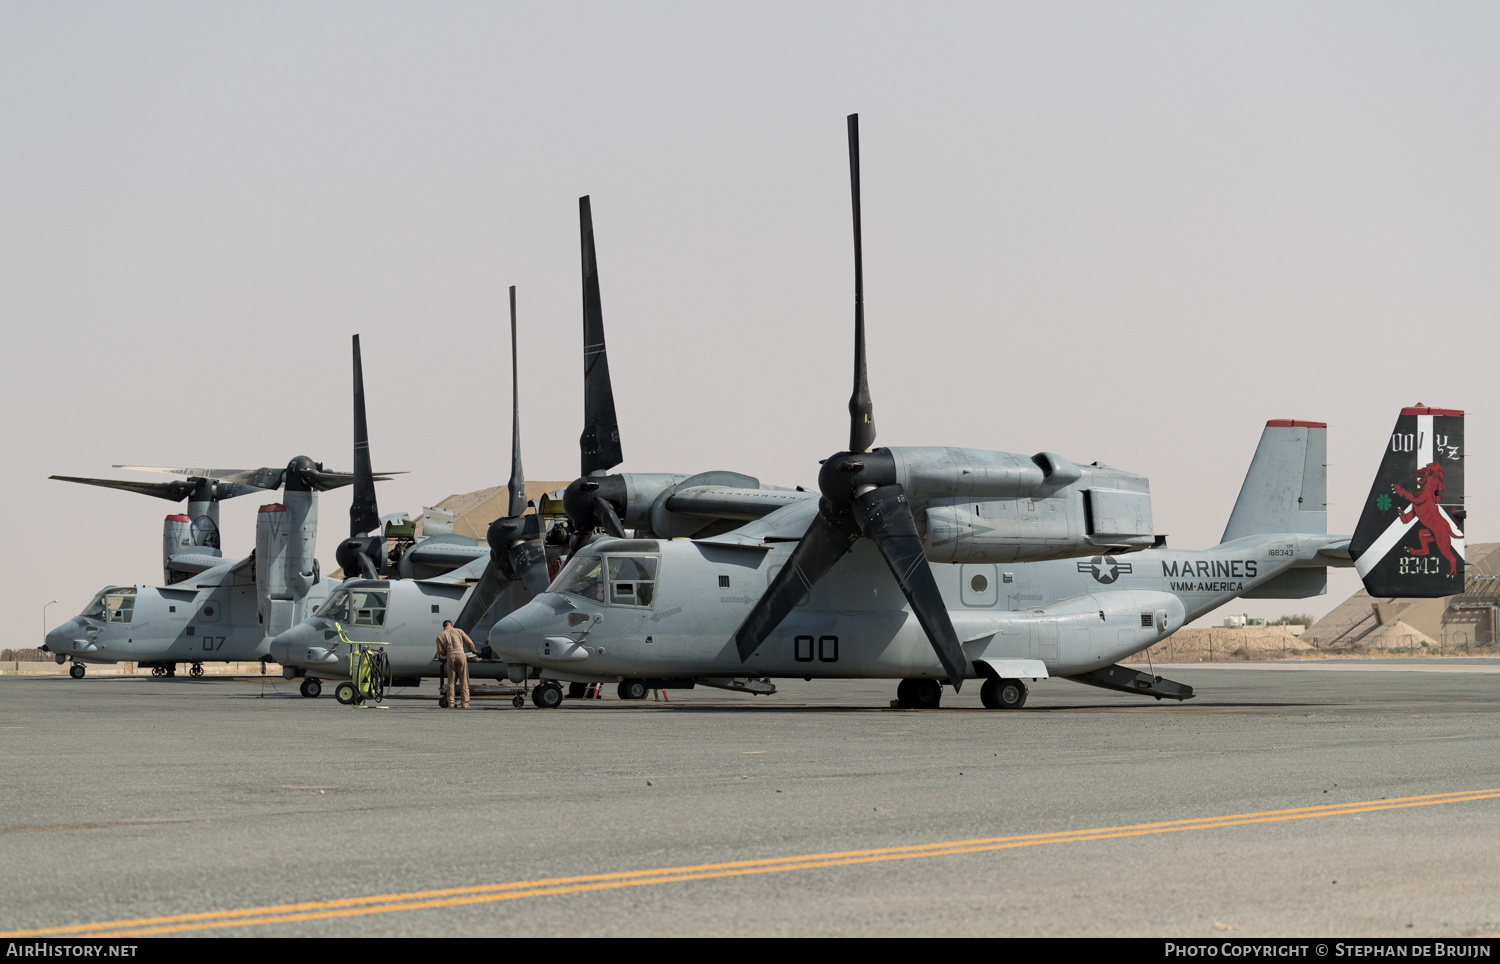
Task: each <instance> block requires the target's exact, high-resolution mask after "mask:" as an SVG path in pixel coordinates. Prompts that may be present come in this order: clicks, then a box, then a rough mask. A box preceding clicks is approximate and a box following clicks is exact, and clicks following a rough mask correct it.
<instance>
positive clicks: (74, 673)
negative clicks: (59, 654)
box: [68, 663, 88, 679]
mask: <svg viewBox="0 0 1500 964" xmlns="http://www.w3.org/2000/svg"><path fill="white" fill-rule="evenodd" d="M86 672H88V670H86V669H84V668H83V664H82V663H74V664H73V665H72V667H71V668H70V669H69V670H68V675H69V676H71V677H73V678H74V679H83V674H84V673H86Z"/></svg>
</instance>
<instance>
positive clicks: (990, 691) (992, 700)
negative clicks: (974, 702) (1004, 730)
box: [979, 679, 1026, 710]
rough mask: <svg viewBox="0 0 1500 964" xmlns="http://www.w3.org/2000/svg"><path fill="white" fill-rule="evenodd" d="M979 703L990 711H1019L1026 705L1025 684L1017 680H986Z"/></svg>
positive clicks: (980, 693)
mask: <svg viewBox="0 0 1500 964" xmlns="http://www.w3.org/2000/svg"><path fill="white" fill-rule="evenodd" d="M979 702H981V703H983V704H984V705H985V706H986V707H988V708H989V709H992V710H1019V709H1020V708H1021V707H1023V706H1025V705H1026V684H1025V683H1023V682H1021V681H1020V680H1018V679H987V680H985V681H984V685H983V686H981V687H980V688H979Z"/></svg>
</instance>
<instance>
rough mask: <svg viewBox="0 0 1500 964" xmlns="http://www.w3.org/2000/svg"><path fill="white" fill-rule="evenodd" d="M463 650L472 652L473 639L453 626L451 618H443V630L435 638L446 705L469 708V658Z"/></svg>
mask: <svg viewBox="0 0 1500 964" xmlns="http://www.w3.org/2000/svg"><path fill="white" fill-rule="evenodd" d="M465 650H467V651H468V652H469V653H472V652H474V641H473V640H472V639H470V638H469V634H468V633H466V632H464V631H463V630H462V629H459V628H458V627H457V626H454V625H453V620H451V619H445V620H443V631H442V632H441V633H438V638H437V652H438V659H440V660H442V661H443V669H444V673H443V675H444V677H445V679H446V680H447V683H448V705H449V706H450V707H452V708H455V709H465V710H466V709H468V708H469V658H468V655H467V654H466V653H465ZM441 702H442V701H441V700H439V703H441Z"/></svg>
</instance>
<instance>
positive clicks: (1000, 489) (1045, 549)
mask: <svg viewBox="0 0 1500 964" xmlns="http://www.w3.org/2000/svg"><path fill="white" fill-rule="evenodd" d="M889 451H890V453H891V456H892V458H893V460H894V462H895V467H896V477H897V479H898V480H899V481H900V482H901V484H902V486H903V487H904V488H905V490H906V494H907V499H908V501H909V502H910V503H911V506H912V511H913V513H914V514H915V515H916V516H917V518H918V520H919V525H921V526H924V527H925V528H924V529H923V547H924V549H925V550H926V555H927V558H928V559H929V560H931V561H932V562H1027V561H1040V560H1045V559H1066V558H1069V557H1072V556H1078V555H1089V554H1094V553H1111V552H1129V551H1133V550H1137V549H1146V548H1149V547H1150V546H1151V545H1152V544H1154V543H1155V541H1156V534H1155V531H1154V528H1153V524H1152V519H1151V483H1150V481H1149V480H1147V479H1146V478H1145V477H1144V476H1140V475H1135V474H1133V473H1130V472H1122V471H1120V470H1119V469H1116V468H1112V467H1110V466H1108V465H1103V464H1101V463H1098V462H1095V463H1094V464H1092V465H1077V464H1076V463H1073V462H1071V461H1069V460H1067V459H1065V458H1063V457H1062V456H1060V455H1055V454H1053V453H1051V452H1041V453H1038V454H1037V455H1034V456H1032V457H1030V458H1027V457H1026V456H1022V455H1014V454H1012V453H1009V452H987V451H983V450H979V449H956V448H902V449H890V450H889Z"/></svg>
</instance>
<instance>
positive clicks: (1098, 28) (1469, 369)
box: [0, 0, 1500, 646]
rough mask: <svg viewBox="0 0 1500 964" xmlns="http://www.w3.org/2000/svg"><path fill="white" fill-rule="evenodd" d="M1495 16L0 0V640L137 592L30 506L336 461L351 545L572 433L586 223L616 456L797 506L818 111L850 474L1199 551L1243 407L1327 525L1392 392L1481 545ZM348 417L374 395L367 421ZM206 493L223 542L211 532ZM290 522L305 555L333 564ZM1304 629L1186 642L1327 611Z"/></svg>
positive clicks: (138, 535)
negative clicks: (925, 484)
mask: <svg viewBox="0 0 1500 964" xmlns="http://www.w3.org/2000/svg"><path fill="white" fill-rule="evenodd" d="M1497 28H1500V6H1496V5H1495V4H1487V3H1471V4H1455V3H1447V4H1443V3H1436V4H1434V3H1426V4H1404V5H1391V4H1377V3H1370V2H1359V3H1347V4H1329V3H1307V2H1296V3H1286V4H1275V3H1254V4H1229V3H1215V4H1204V3H1182V4H1171V3H1132V4H1120V3H1100V4H1079V3H1052V4H1043V3H1020V4H1018V3H1011V4H1005V3H993V2H991V3H983V4H972V5H968V4H937V3H923V4H915V3H910V4H903V5H890V4H884V5H880V4H874V3H858V4H847V5H845V4H816V3H806V2H798V3H789V4H774V3H767V2H760V3H754V4H738V5H730V4H646V3H611V4H566V3H548V4H526V5H516V4H512V5H507V4H500V3H477V4H461V3H423V4H415V3H412V4H394V5H393V4H378V3H372V2H365V0H362V2H359V3H348V4H337V3H314V4H309V3H289V4H276V3H256V4H237V3H235V4H232V3H182V4H152V3H129V4H110V3H92V4H91V3H68V2H57V0H46V2H35V3H31V2H16V0H12V2H8V3H5V4H3V5H0V132H3V133H0V313H3V319H4V324H5V333H6V339H5V341H6V348H7V352H6V355H7V359H6V360H7V363H8V364H7V365H6V370H5V375H4V378H3V379H0V392H3V396H0V398H3V404H4V409H3V411H4V419H3V426H4V427H3V432H4V435H3V439H0V441H3V444H4V451H5V452H6V458H5V460H4V463H3V469H0V485H3V494H4V496H5V505H6V507H7V515H8V520H9V521H8V529H9V532H8V533H7V535H8V538H7V539H6V546H7V548H8V551H7V552H6V553H5V562H4V564H3V575H4V577H5V578H4V579H3V580H0V594H3V597H0V598H3V602H4V612H5V614H6V617H7V620H8V622H7V623H6V628H7V629H9V630H10V631H11V632H10V634H9V635H8V636H7V637H6V639H5V640H4V644H5V645H7V646H12V645H35V644H36V643H37V641H38V637H37V634H38V633H39V631H40V628H41V610H42V605H43V604H44V603H45V602H46V601H47V600H49V599H53V598H56V599H59V600H61V603H60V604H59V605H57V606H54V607H52V609H51V611H50V612H49V625H56V624H57V622H58V621H59V620H60V619H61V618H62V617H63V616H64V615H66V614H72V613H74V612H76V611H77V610H78V609H79V608H80V607H81V606H82V605H83V604H84V603H85V602H86V601H87V599H88V597H89V596H90V594H91V593H92V592H93V591H94V590H96V589H97V588H99V587H101V586H102V585H104V584H105V583H110V582H115V583H131V582H157V581H159V580H160V578H161V564H160V556H161V519H162V516H163V515H164V514H166V512H168V511H171V506H170V505H169V504H168V503H166V502H161V501H157V500H150V499H145V498H142V497H139V496H133V495H130V494H127V493H119V492H111V491H106V490H102V489H86V488H82V487H78V486H70V485H67V484H65V483H61V482H52V481H48V480H47V478H46V477H47V476H48V475H49V474H51V473H63V474H78V475H107V474H109V471H110V470H109V468H108V467H109V466H110V465H111V464H112V463H144V464H200V465H202V464H208V465H220V466H246V467H253V466H259V465H283V464H285V463H286V461H287V460H288V459H290V458H291V457H292V456H294V455H297V454H306V455H309V456H312V457H313V458H315V459H319V460H322V461H324V462H325V463H327V464H328V465H329V466H330V467H347V466H348V465H349V464H350V463H351V456H350V448H351V441H350V424H349V423H350V415H349V411H350V401H349V369H348V364H349V363H348V356H349V336H350V334H351V333H354V332H359V333H360V334H361V336H362V341H363V343H364V348H365V371H366V376H367V378H369V379H370V380H371V381H372V383H374V384H372V390H371V399H370V419H371V431H372V448H373V451H374V455H375V461H376V463H377V467H385V468H397V469H409V470H411V474H410V475H409V476H403V477H401V478H400V480H399V481H395V482H391V483H387V484H384V485H383V486H382V487H381V489H380V505H381V509H382V511H385V512H389V511H395V510H397V509H407V510H409V511H411V512H413V513H415V512H417V511H418V510H420V508H421V506H422V505H423V504H431V503H433V502H435V501H437V500H439V499H441V498H442V497H444V496H446V495H448V494H450V493H453V492H461V491H465V490H470V489H475V488H479V487H482V486H486V485H493V484H498V483H501V482H503V481H504V479H505V477H506V475H507V474H508V453H509V448H510V430H509V419H510V413H509V399H510V378H509V359H508V357H507V352H506V337H505V289H506V286H507V285H511V284H515V285H518V286H519V297H520V308H521V323H522V326H523V327H522V332H521V352H522V365H523V371H522V376H521V389H522V393H523V401H522V405H523V416H524V419H525V426H524V433H523V434H524V443H525V456H526V468H527V474H528V475H529V476H530V477H532V478H536V479H545V478H554V479H568V478H571V477H573V475H575V474H576V472H577V469H578V457H577V437H578V433H579V430H580V422H581V417H582V416H581V411H582V402H581V379H580V370H581V361H580V323H579V318H580V303H579V280H578V275H579V268H578V238H577V198H578V196H579V195H581V194H591V195H592V197H593V204H594V217H595V225H596V231H597V237H598V243H599V257H600V274H601V278H602V287H603V299H604V311H605V319H606V323H607V327H608V337H609V352H610V361H611V367H612V369H613V373H614V378H615V390H616V395H617V399H618V405H619V414H620V420H621V426H622V433H623V439H624V448H625V454H626V458H627V461H626V464H625V466H624V468H625V469H628V470H637V471H700V470H705V469H710V468H724V469H735V470H739V471H743V472H748V473H750V474H752V475H757V476H759V477H761V478H763V479H767V480H770V481H775V482H779V483H783V484H797V483H803V484H808V485H811V484H813V483H814V482H815V480H816V474H817V461H818V459H820V458H823V457H824V456H826V455H829V454H831V453H832V452H834V451H836V450H838V449H839V448H841V447H843V445H844V443H845V441H846V439H847V418H848V416H847V412H846V409H845V405H846V402H847V398H848V394H849V367H850V363H849V359H850V335H851V329H852V309H851V291H852V271H851V255H850V227H849V191H848V167H847V160H846V155H845V133H844V115H845V114H847V113H849V112H851V111H858V112H859V113H860V115H861V128H862V129H861V137H862V142H863V152H864V154H863V173H864V201H865V204H864V218H865V266H866V297H867V304H868V318H869V337H870V381H871V387H872V390H873V393H874V398H875V412H876V418H877V424H878V427H879V431H880V436H879V442H880V443H881V444H889V445H897V444H905V445H924V444H925V445H930V444H957V445H967V446H974V447H982V448H992V449H999V450H1004V451H1015V452H1022V453H1031V452H1035V451H1038V450H1041V449H1047V450H1051V451H1056V452H1059V453H1062V454H1063V455H1066V456H1067V457H1069V458H1072V459H1074V460H1076V461H1079V462H1088V461H1093V460H1095V459H1102V460H1104V461H1107V462H1110V463H1112V464H1115V465H1118V466H1121V467H1124V468H1128V469H1131V470H1133V471H1136V472H1139V473H1142V474H1145V475H1148V476H1149V477H1150V478H1151V487H1152V493H1153V503H1154V508H1155V514H1156V523H1157V531H1158V532H1164V533H1168V534H1169V535H1170V538H1171V541H1172V544H1173V545H1176V546H1181V547H1186V548H1199V547H1205V546H1209V545H1212V544H1213V543H1215V542H1217V541H1218V538H1219V536H1220V534H1221V533H1222V531H1223V527H1224V523H1225V521H1226V519H1227V517H1228V514H1229V510H1230V507H1231V506H1232V504H1233V502H1234V499H1235V496H1236V494H1237V493H1238V491H1239V486H1240V482H1241V480H1242V478H1243V475H1244V471H1245V468H1246V466H1247V464H1248V461H1249V459H1250V456H1251V454H1252V452H1253V451H1254V447H1255V443H1256V440H1257V439H1258V437H1259V435H1260V431H1261V427H1262V425H1263V424H1264V422H1265V420H1266V419H1268V418H1300V419H1315V420H1319V421H1326V422H1328V423H1329V426H1330V428H1329V454H1330V461H1331V463H1332V465H1331V466H1330V469H1329V474H1330V485H1329V492H1330V499H1331V502H1332V504H1331V506H1330V527H1331V528H1332V529H1333V530H1334V531H1336V532H1349V531H1351V530H1352V528H1353V525H1354V518H1355V515H1356V511H1357V508H1358V506H1359V505H1360V504H1361V502H1362V501H1363V499H1364V497H1365V493H1366V492H1367V490H1368V486H1369V483H1370V476H1371V474H1372V473H1373V471H1374V469H1375V466H1376V464H1377V462H1378V459H1379V454H1380V451H1381V447H1382V446H1383V444H1384V443H1385V439H1386V436H1387V434H1388V433H1389V431H1390V428H1391V425H1392V423H1393V421H1394V418H1395V415H1396V411H1397V409H1398V408H1399V407H1400V406H1402V405H1409V404H1413V403H1416V402H1425V403H1428V404H1431V405H1438V406H1447V407H1461V408H1464V409H1467V410H1468V411H1469V413H1470V416H1471V418H1470V419H1469V424H1468V426H1467V429H1468V439H1469V444H1470V448H1471V451H1473V452H1474V453H1475V454H1474V455H1473V456H1472V461H1471V463H1470V475H1469V480H1470V483H1469V485H1470V488H1469V499H1470V502H1471V504H1472V511H1471V514H1470V526H1469V532H1470V536H1471V541H1483V540H1494V539H1497V538H1500V526H1497V525H1496V522H1495V519H1494V515H1493V513H1494V507H1495V505H1496V499H1495V496H1496V494H1497V484H1496V482H1495V468H1496V466H1495V460H1494V455H1493V453H1495V452H1496V451H1497V448H1500V432H1497V429H1496V420H1495V418H1494V417H1493V413H1494V410H1495V392H1494V389H1493V387H1492V385H1493V382H1492V378H1491V369H1492V368H1493V366H1494V354H1495V348H1496V344H1497V339H1496V336H1495V334H1494V328H1493V325H1494V322H1495V318H1496V304H1497V295H1500V291H1497V284H1500V272H1497V265H1500V227H1497V225H1500V177H1497V171H1500V163H1497V162H1500V150H1497V148H1500V60H1497V58H1496V57H1495V56H1494V50H1495V45H1496V41H1497V39H1500V30H1497ZM377 385H378V387H377ZM264 501H271V499H270V498H266V499H258V498H255V497H246V498H242V499H239V500H237V501H234V502H229V503H226V506H225V513H224V530H225V532H224V544H225V550H226V553H228V554H230V555H234V556H239V555H243V554H244V553H246V552H248V551H249V549H250V548H251V547H252V546H253V544H254V530H253V525H254V514H255V508H256V506H257V505H259V504H260V503H261V502H264ZM348 505H349V496H348V490H347V489H345V490H341V491H339V492H335V493H332V494H330V495H328V496H325V497H324V499H323V502H322V516H323V520H324V525H323V527H322V532H321V535H320V553H319V554H320V556H321V557H322V559H323V560H324V568H325V570H327V569H331V568H333V560H332V550H333V547H334V545H336V543H337V540H338V539H339V538H341V537H342V536H343V535H344V534H345V532H346V530H347V518H348V516H347V511H348ZM1356 587H1357V581H1356V580H1355V579H1354V578H1353V576H1352V573H1351V571H1348V570H1344V571H1335V577H1334V579H1333V581H1332V590H1331V592H1330V594H1329V595H1328V596H1325V597H1321V598H1318V599H1314V600H1306V601H1291V602H1285V603H1283V602H1279V601H1261V602H1256V603H1244V604H1239V605H1233V606H1231V607H1229V608H1230V611H1241V610H1246V611H1249V612H1252V613H1258V614H1268V615H1275V614H1279V613H1282V612H1298V611H1306V610H1312V611H1315V612H1322V611H1323V610H1326V609H1327V608H1330V607H1331V606H1332V605H1333V604H1335V603H1336V602H1337V601H1339V600H1340V599H1342V598H1343V597H1344V596H1345V595H1347V594H1348V593H1349V592H1351V591H1353V589H1354V588H1356Z"/></svg>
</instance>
